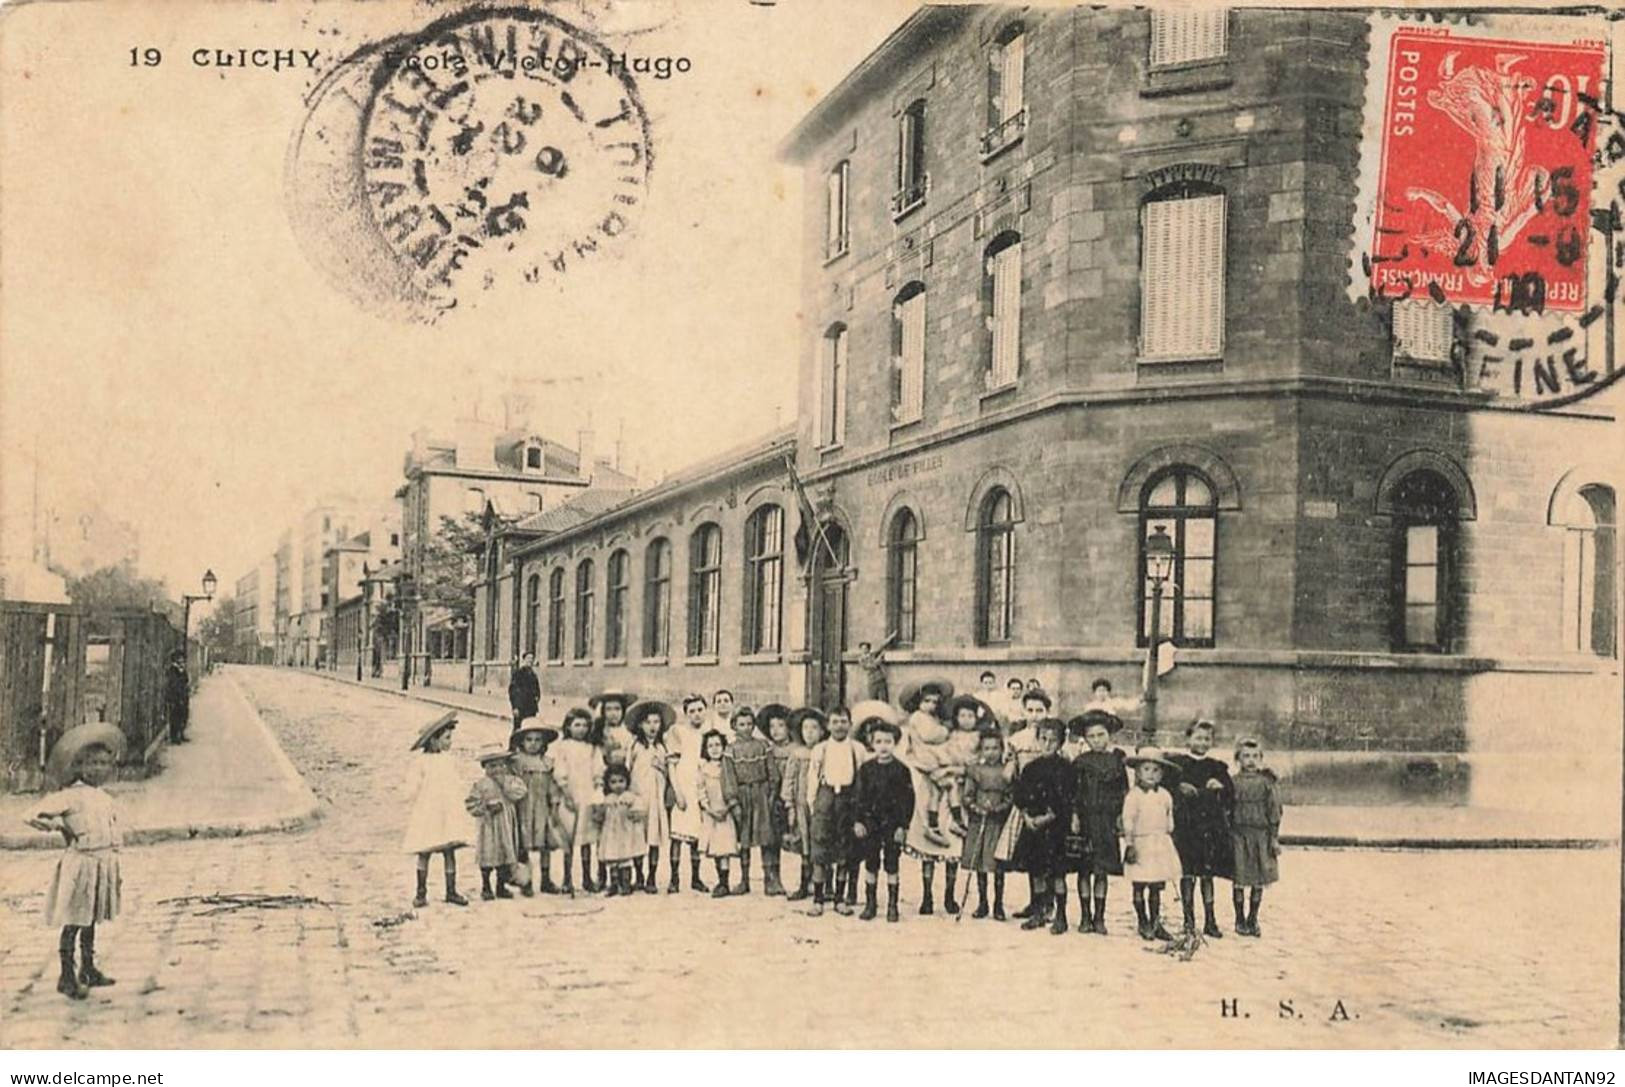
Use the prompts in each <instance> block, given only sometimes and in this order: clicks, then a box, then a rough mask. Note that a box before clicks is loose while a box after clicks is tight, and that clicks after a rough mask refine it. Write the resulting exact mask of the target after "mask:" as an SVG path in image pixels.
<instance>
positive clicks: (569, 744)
mask: <svg viewBox="0 0 1625 1087" xmlns="http://www.w3.org/2000/svg"><path fill="white" fill-rule="evenodd" d="M592 727H593V720H592V714H591V713H589V712H588V711H587V710H585V709H582V708H581V707H579V706H577V707H576V708H575V709H573V710H571V711H570V712H569V713H567V714H565V715H564V728H563V730H562V731H563V733H564V738H563V739H561V740H560V741H559V742H558V743H556V744H554V745H553V775H554V780H555V781H557V782H558V785H559V788H561V789H563V790H564V791H565V793H566V794H567V795H568V796H569V797H570V798H571V800H572V801H574V803H575V818H574V819H573V820H571V819H569V818H566V820H565V822H566V823H567V824H572V823H573V826H572V827H571V831H570V840H571V842H573V843H574V844H575V845H576V846H578V847H579V848H580V851H581V889H582V890H583V891H586V892H587V893H588V894H591V893H592V892H594V891H596V890H598V885H597V884H595V883H594V882H593V878H592V851H593V847H594V846H596V845H597V844H598V835H597V831H596V830H595V829H594V827H593V823H592V806H593V804H594V803H595V802H596V801H598V800H599V799H601V798H602V797H603V787H604V753H603V750H602V749H601V748H599V747H597V746H595V745H594V744H592V743H589V742H588V740H587V737H588V736H589V735H590V734H591V733H592ZM570 854H571V851H570V848H569V847H568V846H566V847H565V849H564V885H563V886H562V887H560V888H559V891H560V892H561V893H563V894H569V895H573V894H575V870H574V858H573V857H572V856H571V855H570Z"/></svg>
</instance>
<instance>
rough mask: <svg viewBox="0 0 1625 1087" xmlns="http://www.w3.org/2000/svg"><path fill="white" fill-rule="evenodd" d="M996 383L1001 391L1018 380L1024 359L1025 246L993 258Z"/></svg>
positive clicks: (1018, 245)
mask: <svg viewBox="0 0 1625 1087" xmlns="http://www.w3.org/2000/svg"><path fill="white" fill-rule="evenodd" d="M992 332H993V380H992V385H993V386H994V387H995V388H997V387H998V386H1000V385H1007V384H1009V383H1010V382H1012V381H1014V380H1015V379H1016V375H1017V374H1018V373H1019V372H1020V363H1019V360H1020V358H1021V243H1020V242H1019V241H1018V242H1013V243H1011V244H1010V245H1007V246H1005V247H1004V248H1003V249H1001V250H999V251H998V252H997V253H995V254H994V255H993V330H992Z"/></svg>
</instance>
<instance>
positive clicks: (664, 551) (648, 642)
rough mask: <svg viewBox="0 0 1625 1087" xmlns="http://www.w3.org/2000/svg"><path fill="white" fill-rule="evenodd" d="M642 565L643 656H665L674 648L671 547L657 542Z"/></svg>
mask: <svg viewBox="0 0 1625 1087" xmlns="http://www.w3.org/2000/svg"><path fill="white" fill-rule="evenodd" d="M643 563H644V569H643V579H644V580H643V655H644V656H646V657H664V656H665V655H666V654H667V653H668V652H669V651H670V648H671V647H670V642H671V633H670V632H671V544H670V543H669V542H668V541H666V540H665V539H664V538H662V539H658V540H655V541H654V542H653V543H651V544H650V545H649V550H648V552H647V553H646V555H645V556H644V560H643Z"/></svg>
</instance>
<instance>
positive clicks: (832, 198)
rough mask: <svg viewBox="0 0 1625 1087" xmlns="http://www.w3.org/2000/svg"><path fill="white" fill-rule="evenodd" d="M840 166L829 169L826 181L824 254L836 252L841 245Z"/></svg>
mask: <svg viewBox="0 0 1625 1087" xmlns="http://www.w3.org/2000/svg"><path fill="white" fill-rule="evenodd" d="M841 170H842V167H841V166H837V167H835V169H833V170H831V171H830V174H829V179H828V182H827V188H828V192H827V194H826V197H827V199H826V206H825V209H824V215H825V222H824V251H825V253H826V255H829V254H833V253H835V252H837V251H838V250H839V249H840V247H841V245H840V241H841V233H842V231H841Z"/></svg>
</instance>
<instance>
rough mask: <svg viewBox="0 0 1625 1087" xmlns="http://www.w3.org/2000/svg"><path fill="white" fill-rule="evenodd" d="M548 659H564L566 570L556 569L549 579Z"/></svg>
mask: <svg viewBox="0 0 1625 1087" xmlns="http://www.w3.org/2000/svg"><path fill="white" fill-rule="evenodd" d="M547 659H548V660H553V661H557V660H563V659H564V571H563V570H562V569H559V570H554V571H553V572H552V573H551V574H550V575H548V579H547Z"/></svg>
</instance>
